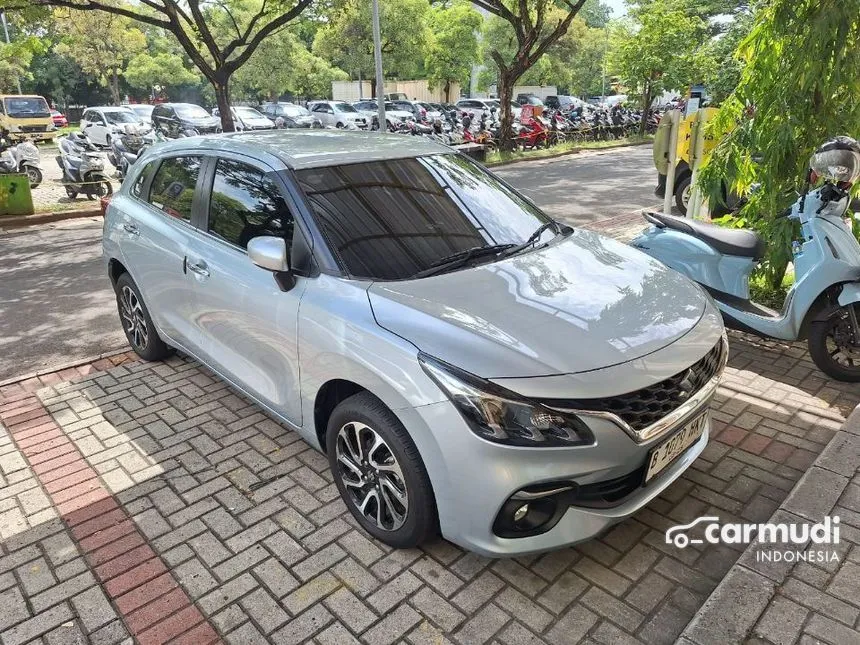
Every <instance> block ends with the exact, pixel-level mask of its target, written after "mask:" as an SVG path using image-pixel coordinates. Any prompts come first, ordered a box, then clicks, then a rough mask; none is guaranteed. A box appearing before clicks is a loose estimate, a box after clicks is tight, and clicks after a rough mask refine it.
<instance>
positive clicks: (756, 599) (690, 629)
mask: <svg viewBox="0 0 860 645" xmlns="http://www.w3.org/2000/svg"><path fill="white" fill-rule="evenodd" d="M858 466H860V406H857V407H856V408H855V409H854V411H853V412H852V413H851V414H850V415H849V417H848V419H847V420H846V421H845V423H844V425H843V426H842V428H841V429H840V430H839V431H837V432H836V434H835V435H834V436H833V438H832V439H831V440H830V443H828V444H827V446H826V447H825V448H824V450H823V451H822V452H821V454H820V455H818V458H817V459H816V460H815V462H814V463H813V464H812V466H811V467H810V468H809V470H807V471H806V473H805V474H804V475H803V477H801V478H800V481H798V482H797V484H796V485H795V486H794V488H793V489H792V491H791V493H789V495H788V497H787V498H786V499H785V501H784V502H783V503H782V504H781V505H780V506H779V508H778V509H777V510H776V511H774V513H773V515H772V516H771V517H770V519H769V520H768V522H789V523H790V522H796V523H800V522H810V521H812V522H819V521H821V520H822V519H823V518H824V516H826V515H829V514H830V513H831V511H832V510H833V508H834V507H835V506H836V503H837V502H838V500H839V498H840V496H841V495H842V493H843V492H844V490H845V488H846V487H847V486H848V484H849V482H850V481H851V478H852V477H853V476H854V473H855V472H856V470H857V468H858ZM762 548H763V545H762V544H761V543H760V542H759V541H758V540H756V541H755V542H753V543H752V544H750V545H749V546H748V547H747V548H746V550H745V551H744V552H743V553H742V554H741V556H740V558H738V560H737V562H735V564H734V565H732V568H731V569H730V570H729V572H728V573H727V574H726V576H725V577H724V578H723V580H722V581H721V582H720V584H719V585H718V586H717V588H716V589H714V591H713V593H712V594H711V595H710V597H709V598H708V599H707V600H706V601H705V604H704V605H702V607H701V608H700V609H699V611H698V612H697V613H696V615H695V616H693V619H692V620H691V621H690V622H689V623H688V624H687V627H686V628H684V631H683V632H682V633H681V635H680V636H679V637H678V640H677V641H676V645H711V644H712V643H741V642H745V641H746V640H747V638H750V637H751V636H752V635H751V633H750V632H751V631H752V629H753V628H754V627H755V625H756V623H757V622H758V620H759V618H760V617H761V615H762V614H763V613H764V611H765V609H766V608H767V606H768V605H769V604H770V601H771V599H772V598H773V597H774V595H775V594H776V589H777V587H779V586H780V585H782V584H783V582H784V581H785V579H786V578H787V577H788V575H789V574H790V573H791V571H792V570H793V569H794V567H795V566H796V563H795V562H789V563H786V562H781V563H774V562H758V561H757V560H756V553H757V552H758V551H759V550H762ZM804 548H805V547H804Z"/></svg>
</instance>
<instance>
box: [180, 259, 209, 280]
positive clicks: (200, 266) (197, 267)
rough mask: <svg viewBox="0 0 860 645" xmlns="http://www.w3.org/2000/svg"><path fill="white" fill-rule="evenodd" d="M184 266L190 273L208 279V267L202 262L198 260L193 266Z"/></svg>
mask: <svg viewBox="0 0 860 645" xmlns="http://www.w3.org/2000/svg"><path fill="white" fill-rule="evenodd" d="M185 266H187V267H188V270H189V271H191V272H192V273H196V274H197V275H200V276H203V277H204V278H208V277H209V266H208V265H207V264H206V263H205V262H204V261H203V260H200V261H199V262H197V263H195V264H186V265H185Z"/></svg>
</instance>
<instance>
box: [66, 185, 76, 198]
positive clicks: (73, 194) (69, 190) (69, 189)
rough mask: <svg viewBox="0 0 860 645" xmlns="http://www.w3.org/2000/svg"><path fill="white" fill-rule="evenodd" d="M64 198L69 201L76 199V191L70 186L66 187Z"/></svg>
mask: <svg viewBox="0 0 860 645" xmlns="http://www.w3.org/2000/svg"><path fill="white" fill-rule="evenodd" d="M66 196H67V197H68V198H69V199H74V198H75V197H77V196H78V191H76V190H75V189H74V188H72V187H71V186H66Z"/></svg>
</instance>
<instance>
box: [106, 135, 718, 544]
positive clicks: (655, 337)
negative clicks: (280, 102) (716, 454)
mask: <svg viewBox="0 0 860 645" xmlns="http://www.w3.org/2000/svg"><path fill="white" fill-rule="evenodd" d="M104 257H105V262H106V270H107V273H108V274H109V276H110V279H111V281H112V283H113V285H114V288H115V290H116V295H117V303H118V307H119V317H120V321H121V323H122V325H123V329H124V330H125V333H126V336H127V338H128V341H129V343H130V344H131V346H132V347H133V348H134V350H135V351H136V352H137V353H138V354H139V355H140V356H141V357H143V358H144V359H147V360H157V359H161V358H164V357H166V356H168V355H169V353H170V352H171V348H178V349H181V350H182V351H184V352H186V353H188V354H190V355H191V356H193V357H195V358H196V359H198V360H199V361H200V362H202V363H204V364H205V365H207V366H208V367H210V368H211V369H212V370H214V371H215V372H217V373H218V374H220V375H221V376H222V377H223V378H224V379H226V380H227V381H229V382H230V383H232V384H233V385H234V386H235V387H236V388H238V389H239V390H241V391H243V392H245V393H246V394H247V395H248V396H250V397H252V398H253V399H254V400H256V401H257V402H258V403H259V404H260V405H261V406H262V407H263V408H265V409H266V410H268V411H269V412H270V413H271V414H272V415H274V416H275V417H277V418H278V419H279V420H281V421H282V422H283V423H284V424H285V425H286V426H287V427H289V428H291V429H293V430H295V431H296V432H298V433H300V434H301V435H302V436H303V437H304V438H305V440H307V441H308V442H309V443H310V444H312V445H313V446H314V447H317V448H319V449H320V450H322V451H324V452H325V454H326V455H327V456H328V459H329V463H330V466H331V469H332V472H333V475H334V479H335V482H336V484H337V487H338V489H339V491H340V494H341V496H342V497H343V499H344V501H345V503H346V505H347V507H348V508H349V509H350V511H351V512H352V514H353V515H354V516H355V518H356V519H357V521H358V522H359V523H360V525H361V526H362V527H364V529H365V530H366V531H367V532H368V533H370V534H371V535H373V536H374V537H376V538H378V539H380V540H382V541H383V542H385V543H387V544H389V545H392V546H395V547H410V546H414V545H416V544H419V543H421V542H422V541H423V540H425V539H427V538H429V537H430V536H432V535H433V534H435V533H436V532H438V531H441V533H442V535H443V536H444V537H446V538H447V539H449V540H451V541H452V542H455V543H456V544H459V545H461V546H462V547H464V548H467V549H471V550H473V551H476V552H478V553H482V554H487V555H496V556H498V555H512V554H520V553H529V552H536V551H542V550H545V549H551V548H555V547H560V546H562V545H567V544H573V543H575V542H579V541H582V540H586V539H589V538H591V537H593V536H595V535H597V534H598V533H600V532H601V531H603V530H604V529H606V528H607V527H609V526H611V525H612V524H615V523H616V522H619V521H621V520H622V519H624V518H625V517H628V516H629V515H631V514H632V513H635V512H636V511H637V510H639V509H641V508H642V507H643V506H644V505H646V504H647V503H648V502H649V501H651V500H652V499H654V498H655V497H656V496H657V495H659V494H660V493H661V492H662V491H663V490H664V489H665V488H666V487H667V486H669V485H670V484H671V483H672V482H673V481H674V480H675V479H677V478H678V476H679V475H681V473H682V472H684V470H685V469H687V468H688V467H689V466H690V464H691V463H692V462H693V460H694V459H695V458H696V457H697V456H698V455H699V454H700V453H701V452H702V450H703V449H704V447H705V444H706V443H707V441H708V433H709V428H710V421H709V416H708V402H709V400H710V399H711V397H712V395H713V393H714V390H715V389H716V386H717V383H718V381H719V378H720V374H721V372H722V370H723V366H724V364H725V361H726V356H727V343H726V340H725V335H724V332H723V325H722V322H721V319H720V315H719V313H718V312H717V310H716V309H715V308H714V306H713V303H712V301H711V299H710V298H709V297H708V296H707V295H706V294H705V293H704V292H703V291H702V290H701V289H700V288H699V287H698V286H696V285H695V284H694V283H692V282H690V281H689V280H686V279H684V278H682V277H681V276H680V275H679V274H677V273H675V272H674V271H672V270H670V269H668V268H666V267H665V266H664V265H662V264H660V263H658V262H656V261H654V260H652V259H651V258H649V257H647V256H646V255H644V254H642V253H640V252H638V251H636V250H635V249H632V248H629V247H627V246H625V245H623V244H620V243H618V242H615V241H613V240H610V239H607V238H603V237H601V236H599V235H597V234H595V233H591V232H588V231H585V230H574V229H572V228H570V227H569V226H566V225H564V224H560V223H558V222H556V221H553V220H552V219H550V218H549V217H548V216H547V215H545V214H544V213H543V212H541V211H540V210H539V209H538V208H537V207H536V206H535V205H534V204H532V203H531V202H530V201H529V200H528V199H526V198H524V197H522V196H521V195H519V194H518V193H517V192H516V191H514V190H512V189H511V188H510V187H508V186H507V185H506V184H505V183H503V182H502V181H501V180H500V179H498V178H497V177H495V176H494V175H493V174H491V173H490V172H488V171H487V170H485V169H483V168H482V167H480V166H478V165H477V164H475V163H474V162H472V161H470V160H469V159H468V158H466V157H464V156H462V155H460V154H458V153H456V152H454V151H452V150H451V149H450V148H447V147H445V146H442V145H440V144H437V143H434V142H431V141H429V140H425V139H422V138H420V137H402V136H397V135H380V134H371V133H350V134H347V133H341V132H336V131H332V130H315V131H313V130H304V131H299V130H293V131H283V130H275V131H267V132H262V133H236V134H230V135H222V136H218V137H210V136H203V137H194V138H187V139H179V140H176V141H171V142H167V143H164V144H162V145H159V146H157V147H153V148H151V149H150V150H148V151H147V152H146V154H145V155H144V156H143V157H142V158H141V159H140V160H139V161H138V162H137V163H136V164H135V165H134V166H133V167H132V169H131V171H130V173H129V176H128V178H127V180H126V181H125V182H123V185H122V188H121V189H120V190H119V192H118V193H117V194H116V195H115V196H114V198H113V199H112V200H111V202H110V204H109V206H108V209H107V216H106V219H105V226H104Z"/></svg>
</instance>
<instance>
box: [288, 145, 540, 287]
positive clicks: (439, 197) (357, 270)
mask: <svg viewBox="0 0 860 645" xmlns="http://www.w3.org/2000/svg"><path fill="white" fill-rule="evenodd" d="M296 175H297V177H298V180H299V184H300V186H301V188H302V190H303V191H304V193H305V195H306V196H307V198H308V201H309V202H310V205H311V210H312V212H313V214H314V217H315V218H316V220H317V222H318V225H319V227H320V229H321V230H322V232H323V234H324V235H325V237H326V240H327V241H328V243H329V246H330V247H331V250H332V252H333V253H334V255H335V256H336V257H337V258H338V261H339V262H340V264H341V265H342V267H343V269H344V270H345V271H346V273H348V274H349V275H351V276H353V277H360V278H368V279H373V280H402V279H407V278H409V277H411V276H413V275H415V274H416V273H419V272H421V271H423V270H426V269H428V268H430V267H431V265H434V264H436V263H438V262H439V261H440V260H441V259H442V258H446V257H448V256H450V255H453V254H456V253H458V252H461V251H464V250H466V249H470V248H473V247H484V246H490V245H495V244H521V243H522V242H524V241H525V240H527V239H528V238H529V236H530V235H531V234H532V233H534V231H535V230H537V229H538V228H539V227H540V226H541V225H543V224H544V223H546V222H548V221H550V220H549V218H548V217H547V216H546V215H544V214H543V213H541V212H540V211H539V210H538V209H537V208H536V207H534V206H533V205H531V204H530V203H529V202H527V201H526V200H524V199H522V198H521V197H519V196H518V195H517V194H516V193H514V192H513V191H511V190H509V189H508V188H506V187H505V186H504V185H503V184H501V183H500V182H499V181H498V180H497V179H496V178H495V177H493V176H492V175H490V174H489V173H487V172H486V171H484V170H482V169H481V168H480V167H479V166H477V165H476V164H474V163H472V162H471V161H469V160H467V159H465V158H464V157H460V156H458V155H451V154H441V155H434V156H429V157H417V158H410V159H394V160H388V161H374V162H367V163H359V164H348V165H343V166H330V167H324V168H309V169H306V170H299V171H297V173H296ZM546 235H547V237H549V238H551V237H552V235H553V234H552V233H551V232H547V233H546ZM541 239H543V238H541Z"/></svg>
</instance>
